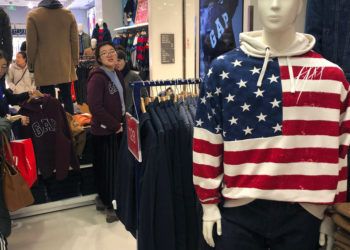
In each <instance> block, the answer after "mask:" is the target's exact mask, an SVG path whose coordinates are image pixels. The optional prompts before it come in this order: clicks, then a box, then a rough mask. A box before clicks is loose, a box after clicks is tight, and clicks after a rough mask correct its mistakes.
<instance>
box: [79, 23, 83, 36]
mask: <svg viewBox="0 0 350 250" xmlns="http://www.w3.org/2000/svg"><path fill="white" fill-rule="evenodd" d="M78 32H79V35H81V34H83V32H84V26H83V24H82V23H78Z"/></svg>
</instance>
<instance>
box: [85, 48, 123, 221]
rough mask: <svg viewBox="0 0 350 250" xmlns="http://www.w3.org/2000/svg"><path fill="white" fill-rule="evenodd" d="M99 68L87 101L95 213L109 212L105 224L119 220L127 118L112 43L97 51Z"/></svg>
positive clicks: (92, 80)
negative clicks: (116, 206)
mask: <svg viewBox="0 0 350 250" xmlns="http://www.w3.org/2000/svg"><path fill="white" fill-rule="evenodd" d="M96 60H97V62H98V64H99V67H97V68H96V69H95V70H93V71H92V72H91V74H90V76H89V79H88V91H87V101H88V105H89V108H90V111H91V114H92V123H91V133H92V135H93V145H94V160H93V166H94V169H95V180H96V184H97V192H98V197H97V199H96V202H97V204H96V209H97V210H102V209H105V210H106V214H107V217H106V221H107V222H109V223H110V222H113V221H116V220H117V217H116V214H115V212H114V210H113V207H112V201H113V200H114V194H113V190H114V185H115V180H114V178H113V176H115V171H116V167H117V154H118V140H119V139H118V138H119V136H118V134H120V133H122V131H123V125H122V120H123V116H124V114H125V104H124V83H123V78H122V76H121V74H120V73H119V72H117V71H115V69H114V68H115V65H116V61H117V54H116V51H115V49H114V47H113V44H112V43H111V42H103V43H101V44H99V45H98V46H97V48H96Z"/></svg>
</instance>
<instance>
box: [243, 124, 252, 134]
mask: <svg viewBox="0 0 350 250" xmlns="http://www.w3.org/2000/svg"><path fill="white" fill-rule="evenodd" d="M243 131H244V133H245V135H248V134H252V131H253V129H252V128H249V127H248V126H247V128H246V129H243Z"/></svg>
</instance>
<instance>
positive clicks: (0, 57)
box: [0, 50, 10, 65]
mask: <svg viewBox="0 0 350 250" xmlns="http://www.w3.org/2000/svg"><path fill="white" fill-rule="evenodd" d="M0 59H5V60H6V63H7V65H9V64H10V62H9V61H8V60H7V56H6V54H5V52H4V51H2V50H0Z"/></svg>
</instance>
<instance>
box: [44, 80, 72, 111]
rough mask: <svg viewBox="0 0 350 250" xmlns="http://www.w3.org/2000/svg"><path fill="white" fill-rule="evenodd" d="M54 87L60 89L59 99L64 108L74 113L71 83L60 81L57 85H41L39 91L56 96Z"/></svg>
mask: <svg viewBox="0 0 350 250" xmlns="http://www.w3.org/2000/svg"><path fill="white" fill-rule="evenodd" d="M55 87H58V88H59V89H60V99H61V100H62V103H63V105H64V110H65V111H67V112H68V113H70V114H72V115H74V109H73V101H72V95H71V83H61V84H57V85H50V86H42V87H40V91H41V92H42V93H44V94H49V95H51V96H52V97H56V92H55Z"/></svg>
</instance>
